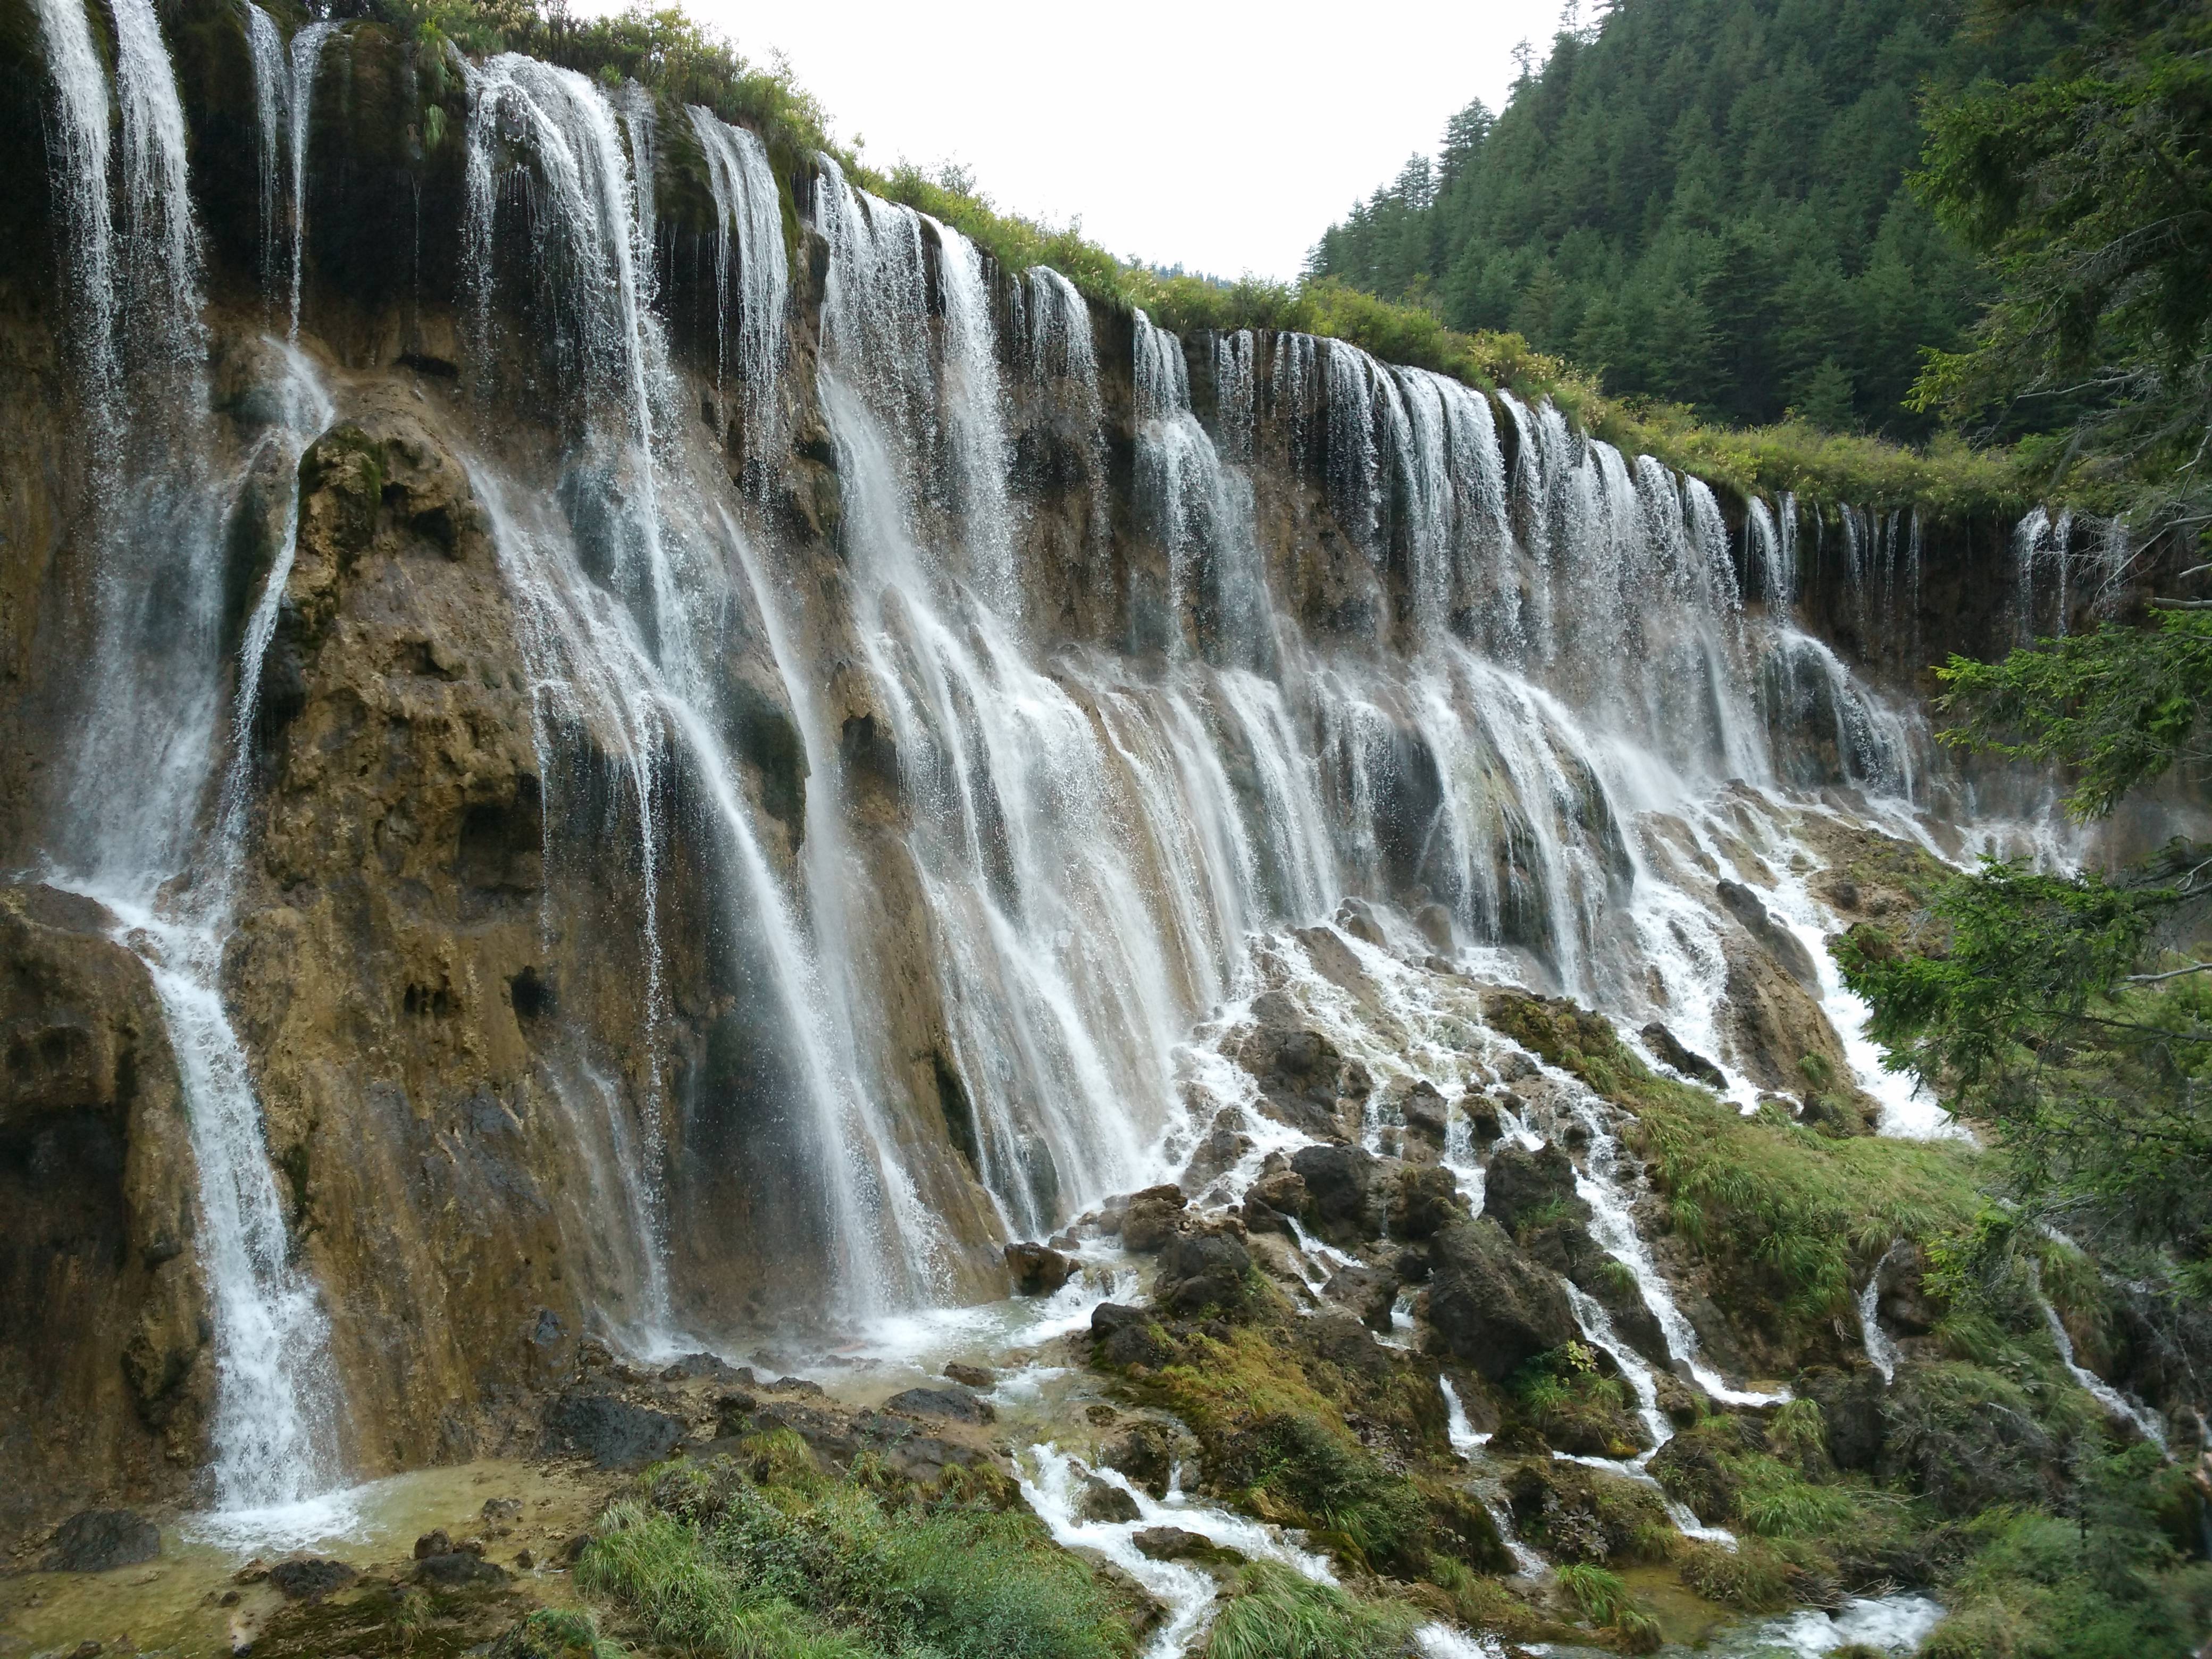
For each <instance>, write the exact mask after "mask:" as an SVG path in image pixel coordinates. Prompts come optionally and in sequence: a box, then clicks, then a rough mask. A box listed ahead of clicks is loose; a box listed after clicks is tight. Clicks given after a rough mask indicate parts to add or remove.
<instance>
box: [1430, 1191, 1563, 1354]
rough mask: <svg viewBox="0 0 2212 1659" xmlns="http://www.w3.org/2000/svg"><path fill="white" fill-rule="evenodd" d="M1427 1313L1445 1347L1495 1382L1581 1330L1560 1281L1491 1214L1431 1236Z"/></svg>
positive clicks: (1435, 1335)
mask: <svg viewBox="0 0 2212 1659" xmlns="http://www.w3.org/2000/svg"><path fill="white" fill-rule="evenodd" d="M1429 1261H1430V1279H1429V1287H1428V1291H1427V1293H1426V1295H1425V1298H1424V1302H1425V1317H1426V1318H1427V1320H1428V1322H1429V1326H1430V1328H1431V1331H1432V1333H1433V1337H1432V1340H1433V1341H1434V1342H1435V1344H1436V1346H1437V1348H1438V1349H1439V1350H1440V1351H1441V1352H1444V1353H1447V1354H1449V1355H1450V1356H1451V1357H1453V1358H1455V1359H1459V1360H1462V1361H1464V1362H1465V1363H1466V1364H1468V1365H1470V1366H1472V1367H1473V1368H1474V1370H1477V1371H1480V1373H1481V1374H1482V1375H1483V1376H1486V1377H1487V1378H1488V1379H1490V1380H1491V1381H1492V1382H1493V1383H1498V1382H1503V1381H1504V1379H1505V1378H1506V1377H1508V1376H1511V1375H1512V1374H1513V1373H1514V1372H1515V1371H1516V1370H1518V1369H1519V1368H1520V1367H1521V1366H1522V1364H1524V1363H1526V1362H1527V1361H1528V1360H1530V1359H1532V1358H1535V1356H1536V1355H1538V1354H1540V1353H1543V1352H1547V1351H1548V1350H1550V1349H1553V1348H1556V1347H1558V1346H1559V1345H1560V1344H1561V1343H1564V1342H1567V1341H1570V1340H1573V1339H1574V1338H1575V1337H1576V1336H1577V1334H1579V1333H1578V1329H1577V1326H1576V1324H1575V1319H1574V1314H1573V1312H1572V1311H1571V1310H1570V1309H1569V1307H1568V1305H1567V1297H1566V1292H1565V1291H1563V1290H1561V1289H1560V1288H1559V1279H1557V1277H1555V1276H1554V1275H1553V1274H1552V1273H1548V1272H1547V1271H1546V1270H1545V1269H1543V1268H1542V1267H1538V1266H1537V1265H1536V1264H1535V1263H1534V1262H1533V1261H1529V1260H1528V1257H1527V1256H1525V1255H1522V1253H1521V1251H1520V1250H1519V1249H1516V1248H1515V1246H1514V1244H1513V1242H1512V1241H1511V1240H1510V1238H1508V1237H1506V1235H1505V1232H1504V1230H1503V1229H1502V1228H1500V1227H1499V1226H1498V1224H1497V1223H1496V1222H1495V1221H1492V1220H1491V1219H1489V1218H1486V1217H1480V1216H1479V1217H1477V1218H1475V1219H1474V1220H1473V1221H1468V1222H1461V1223H1458V1224H1456V1225H1453V1226H1450V1227H1448V1228H1446V1229H1445V1230H1444V1231H1442V1232H1440V1233H1438V1234H1437V1236H1436V1237H1434V1238H1433V1239H1431V1241H1430V1243H1429Z"/></svg>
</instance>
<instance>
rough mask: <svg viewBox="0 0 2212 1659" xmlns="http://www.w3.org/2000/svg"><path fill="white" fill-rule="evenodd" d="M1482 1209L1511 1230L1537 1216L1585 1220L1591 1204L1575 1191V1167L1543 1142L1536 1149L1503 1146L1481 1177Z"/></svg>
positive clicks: (1519, 1228) (1525, 1224) (1510, 1231)
mask: <svg viewBox="0 0 2212 1659" xmlns="http://www.w3.org/2000/svg"><path fill="white" fill-rule="evenodd" d="M1482 1212H1483V1213H1484V1214H1485V1215H1486V1216H1489V1217H1491V1218H1492V1219H1494V1220H1495V1221H1496V1222H1497V1223H1498V1225H1499V1226H1501V1227H1503V1228H1504V1229H1505V1231H1507V1232H1509V1233H1517V1232H1519V1231H1521V1229H1522V1228H1523V1227H1526V1226H1528V1225H1532V1224H1533V1223H1534V1222H1536V1221H1538V1220H1539V1219H1551V1220H1558V1219H1567V1220H1571V1221H1575V1222H1578V1223H1579V1222H1587V1221H1588V1220H1589V1213H1590V1212H1589V1205H1587V1204H1585V1203H1583V1201H1582V1200H1581V1199H1579V1198H1577V1197H1576V1196H1575V1166H1574V1164H1573V1163H1572V1162H1571V1160H1570V1159H1569V1158H1568V1157H1567V1155H1566V1153H1565V1152H1563V1151H1561V1150H1560V1149H1559V1146H1557V1145H1556V1144H1555V1143H1553V1142H1551V1141H1547V1142H1545V1143H1544V1145H1542V1146H1539V1147H1538V1148H1536V1150H1535V1151H1534V1152H1530V1151H1528V1149H1527V1148H1526V1147H1522V1146H1502V1147H1500V1148H1499V1149H1498V1152H1497V1153H1496V1155H1495V1156H1494V1157H1492V1158H1491V1160H1490V1168H1489V1169H1488V1170H1486V1171H1485V1172H1484V1176H1483V1182H1482Z"/></svg>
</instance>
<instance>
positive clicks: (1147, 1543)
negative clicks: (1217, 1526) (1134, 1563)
mask: <svg viewBox="0 0 2212 1659" xmlns="http://www.w3.org/2000/svg"><path fill="white" fill-rule="evenodd" d="M1129 1541H1130V1542H1131V1543H1133V1544H1134V1545H1135V1546H1136V1547H1137V1553H1139V1555H1144V1556H1147V1557H1150V1558H1151V1559H1152V1560H1155V1561H1189V1562H1193V1563H1194V1564H1195V1565H1199V1566H1201V1567H1215V1566H1219V1567H1234V1566H1238V1565H1242V1564H1243V1560H1244V1557H1243V1555H1242V1554H1240V1553H1238V1552H1237V1551H1236V1550H1233V1549H1231V1548H1230V1547H1229V1546H1227V1545H1226V1544H1217V1543H1215V1542H1214V1541H1212V1539H1211V1538H1205V1537H1201V1536H1200V1534H1197V1533H1194V1532H1185V1531H1184V1530H1183V1529H1182V1528H1181V1527H1146V1528H1145V1529H1144V1530H1143V1531H1142V1532H1139V1533H1137V1534H1134V1535H1133V1537H1131V1539H1130V1540H1129Z"/></svg>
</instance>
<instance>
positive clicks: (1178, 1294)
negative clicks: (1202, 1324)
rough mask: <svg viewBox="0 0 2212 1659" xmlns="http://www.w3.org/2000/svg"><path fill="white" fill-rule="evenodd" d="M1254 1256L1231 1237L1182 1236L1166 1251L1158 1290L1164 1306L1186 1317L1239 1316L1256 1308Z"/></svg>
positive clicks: (1156, 1293)
mask: <svg viewBox="0 0 2212 1659" xmlns="http://www.w3.org/2000/svg"><path fill="white" fill-rule="evenodd" d="M1251 1273H1252V1253H1251V1252H1250V1251H1249V1250H1248V1249H1245V1248H1244V1243H1243V1240H1241V1239H1238V1238H1236V1237H1232V1236H1231V1235H1230V1234H1228V1233H1203V1234H1192V1233H1181V1234H1177V1235H1176V1237H1172V1238H1170V1240H1169V1241H1168V1242H1167V1243H1166V1245H1165V1246H1164V1247H1163V1248H1162V1249H1161V1251H1160V1274H1159V1278H1158V1280H1157V1281H1155V1283H1154V1285H1153V1287H1152V1294H1153V1296H1154V1297H1155V1298H1156V1299H1157V1300H1158V1303H1159V1304H1160V1305H1161V1306H1162V1307H1164V1308H1166V1309H1167V1310H1170V1312H1172V1313H1176V1314H1179V1315H1182V1316H1183V1317H1185V1318H1195V1317H1197V1316H1199V1315H1200V1314H1203V1313H1206V1312H1207V1311H1208V1310H1212V1311H1214V1312H1218V1313H1222V1314H1227V1315H1236V1314H1241V1313H1243V1311H1244V1310H1246V1309H1247V1308H1249V1306H1250V1305H1251V1301H1252V1288H1251Z"/></svg>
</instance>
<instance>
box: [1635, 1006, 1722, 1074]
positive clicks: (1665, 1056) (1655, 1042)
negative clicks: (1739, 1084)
mask: <svg viewBox="0 0 2212 1659" xmlns="http://www.w3.org/2000/svg"><path fill="white" fill-rule="evenodd" d="M1643 1035H1644V1043H1645V1044H1646V1046H1648V1047H1649V1048H1650V1050H1651V1052H1652V1053H1653V1054H1656V1055H1658V1057H1659V1058H1660V1059H1661V1060H1664V1061H1665V1062H1666V1063H1667V1064H1668V1065H1669V1066H1673V1067H1674V1069H1675V1070H1676V1071H1678V1072H1680V1073H1681V1074H1682V1075H1683V1076H1684V1077H1686V1078H1688V1079H1690V1080H1691V1081H1692V1082H1694V1083H1702V1084H1704V1085H1705V1086H1706V1087H1707V1088H1709V1089H1725V1088H1727V1087H1728V1077H1727V1075H1726V1073H1723V1071H1722V1070H1721V1068H1720V1067H1719V1066H1716V1065H1714V1064H1713V1063H1712V1061H1711V1060H1707V1059H1706V1058H1705V1056H1704V1055H1703V1054H1699V1053H1698V1052H1697V1050H1695V1049H1694V1048H1684V1047H1683V1046H1682V1043H1681V1040H1680V1038H1678V1037H1677V1036H1675V1035H1674V1033H1673V1032H1672V1031H1670V1030H1668V1029H1667V1027H1666V1026H1665V1025H1664V1024H1662V1022H1660V1021H1658V1020H1656V1019H1655V1020H1653V1021H1652V1022H1651V1023H1650V1024H1649V1025H1647V1026H1645V1027H1644V1034H1643Z"/></svg>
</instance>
